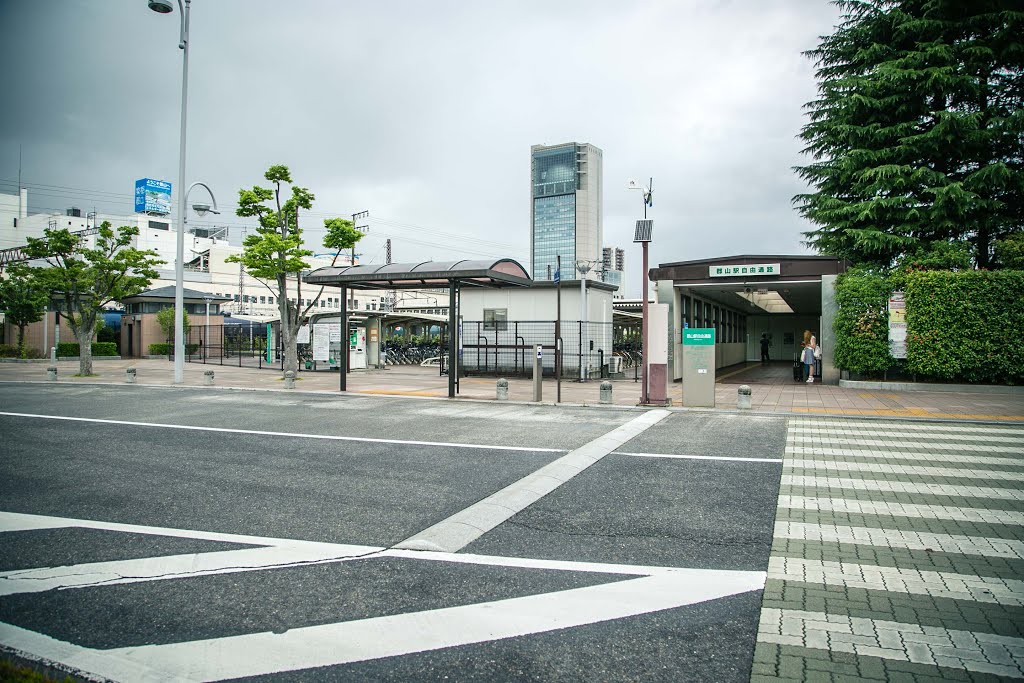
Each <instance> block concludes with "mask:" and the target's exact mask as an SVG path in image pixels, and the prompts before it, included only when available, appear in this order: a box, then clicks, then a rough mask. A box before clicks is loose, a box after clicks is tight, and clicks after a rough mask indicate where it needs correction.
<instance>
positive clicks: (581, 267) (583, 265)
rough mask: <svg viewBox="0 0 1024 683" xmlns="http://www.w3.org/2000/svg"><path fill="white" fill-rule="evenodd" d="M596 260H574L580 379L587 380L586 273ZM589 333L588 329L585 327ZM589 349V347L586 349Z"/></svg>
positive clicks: (588, 336)
mask: <svg viewBox="0 0 1024 683" xmlns="http://www.w3.org/2000/svg"><path fill="white" fill-rule="evenodd" d="M595 263H596V261H584V260H580V261H577V262H576V270H578V271H579V272H580V381H581V382H586V381H587V365H586V363H585V362H584V360H583V356H584V349H583V344H584V339H589V338H590V335H589V334H584V332H583V330H584V327H585V326H587V325H588V322H587V317H588V316H587V273H589V272H590V269H591V267H592V266H593V265H594V264H595ZM587 332H588V333H589V332H590V330H589V329H587ZM587 351H589V349H587Z"/></svg>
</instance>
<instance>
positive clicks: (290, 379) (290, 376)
mask: <svg viewBox="0 0 1024 683" xmlns="http://www.w3.org/2000/svg"><path fill="white" fill-rule="evenodd" d="M284 388H285V389H294V388H295V373H294V372H292V371H291V370H289V371H288V372H286V373H284Z"/></svg>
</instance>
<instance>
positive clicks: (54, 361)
mask: <svg viewBox="0 0 1024 683" xmlns="http://www.w3.org/2000/svg"><path fill="white" fill-rule="evenodd" d="M56 364H57V347H56V346H51V347H50V365H56Z"/></svg>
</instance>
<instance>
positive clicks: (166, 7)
mask: <svg viewBox="0 0 1024 683" xmlns="http://www.w3.org/2000/svg"><path fill="white" fill-rule="evenodd" d="M177 2H178V14H180V15H181V33H180V35H179V38H178V49H180V50H182V51H183V52H184V58H183V59H182V66H181V138H180V140H179V147H178V223H179V224H180V225H179V226H178V239H177V241H176V252H175V259H174V383H175V384H182V383H183V382H184V381H185V327H184V321H183V318H184V312H185V302H184V290H185V275H184V272H185V271H184V265H185V264H184V261H185V194H186V193H185V192H184V191H183V190H184V187H185V120H186V112H187V111H188V25H189V10H190V7H189V5H191V2H192V0H185V6H184V7H182V5H181V0H177ZM148 4H149V8H150V9H151V10H153V11H154V12H157V13H158V14H170V13H171V12H173V11H174V7H173V5H171V2H170V0H148Z"/></svg>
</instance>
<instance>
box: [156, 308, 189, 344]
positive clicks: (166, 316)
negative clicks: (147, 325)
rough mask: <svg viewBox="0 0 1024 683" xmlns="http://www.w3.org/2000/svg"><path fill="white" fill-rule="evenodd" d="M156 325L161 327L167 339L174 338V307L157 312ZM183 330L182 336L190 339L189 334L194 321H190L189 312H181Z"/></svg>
mask: <svg viewBox="0 0 1024 683" xmlns="http://www.w3.org/2000/svg"><path fill="white" fill-rule="evenodd" d="M156 324H157V325H159V326H160V331H161V332H163V333H164V338H165V339H170V338H171V337H173V336H174V307H173V306H172V307H170V308H164V309H162V310H160V311H157V314H156ZM181 329H182V334H183V335H184V336H185V338H186V339H187V338H188V333H189V331H190V330H191V329H192V321H191V320H189V319H188V311H184V310H183V311H182V312H181Z"/></svg>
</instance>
